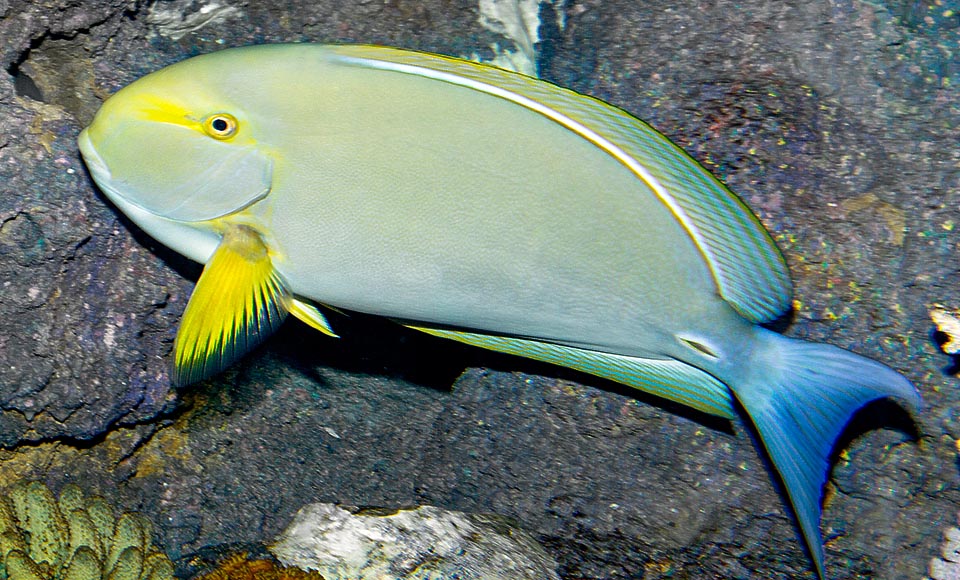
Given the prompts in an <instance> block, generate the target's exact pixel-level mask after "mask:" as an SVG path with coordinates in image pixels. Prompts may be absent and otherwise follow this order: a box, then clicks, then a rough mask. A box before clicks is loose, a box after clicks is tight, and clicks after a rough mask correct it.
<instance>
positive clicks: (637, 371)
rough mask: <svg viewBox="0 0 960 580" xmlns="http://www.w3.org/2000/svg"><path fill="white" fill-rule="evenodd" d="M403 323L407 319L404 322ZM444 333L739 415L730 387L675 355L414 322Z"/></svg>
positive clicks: (702, 407) (722, 414) (727, 414)
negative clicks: (665, 357)
mask: <svg viewBox="0 0 960 580" xmlns="http://www.w3.org/2000/svg"><path fill="white" fill-rule="evenodd" d="M401 324H404V323H402V322H401ZM404 326H406V327H407V328H412V329H414V330H419V331H420V332H425V333H427V334H431V335H433V336H438V337H440V338H447V339H450V340H456V341H458V342H463V343H466V344H469V345H472V346H478V347H480V348H487V349H490V350H495V351H497V352H503V353H507V354H513V355H518V356H522V357H526V358H531V359H534V360H538V361H541V362H546V363H550V364H555V365H560V366H564V367H568V368H572V369H575V370H578V371H581V372H585V373H588V374H591V375H595V376H598V377H602V378H605V379H610V380H612V381H616V382H618V383H620V384H623V385H627V386H630V387H633V388H635V389H639V390H641V391H644V392H646V393H651V394H653V395H656V396H658V397H663V398H664V399H668V400H670V401H675V402H677V403H680V404H682V405H686V406H688V407H692V408H694V409H697V410H698V411H702V412H704V413H708V414H710V415H716V416H718V417H724V418H726V419H733V418H734V417H736V411H735V410H734V406H733V397H732V396H731V395H730V390H729V389H728V388H727V387H726V386H725V385H724V384H723V383H721V382H720V381H718V380H717V379H715V378H713V377H712V376H710V375H708V374H707V373H705V372H703V371H701V370H700V369H697V368H694V367H692V366H690V365H688V364H685V363H682V362H679V361H675V360H655V359H645V358H638V357H632V356H625V355H619V354H609V353H605V352H596V351H591V350H585V349H581V348H575V347H572V346H564V345H560V344H553V343H548V342H540V341H536V340H530V339H525V338H514V337H507V336H496V335H492V334H476V333H471V332H462V331H459V330H447V329H441V328H428V327H423V326H411V325H409V324H404Z"/></svg>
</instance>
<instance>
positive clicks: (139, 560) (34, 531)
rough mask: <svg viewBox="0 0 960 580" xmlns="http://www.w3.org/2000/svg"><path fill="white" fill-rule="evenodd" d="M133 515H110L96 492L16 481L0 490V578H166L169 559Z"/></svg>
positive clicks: (145, 525)
mask: <svg viewBox="0 0 960 580" xmlns="http://www.w3.org/2000/svg"><path fill="white" fill-rule="evenodd" d="M152 535H153V530H152V525H151V524H150V522H149V521H147V520H146V519H145V518H143V517H142V516H140V515H138V514H134V513H124V514H122V515H120V517H119V518H114V515H113V509H112V508H111V507H110V505H109V504H107V502H106V501H105V500H104V499H103V498H101V497H86V496H84V494H83V492H82V491H81V490H80V488H79V487H77V486H75V485H70V484H68V485H65V486H64V487H63V489H62V490H61V492H60V497H59V499H57V498H55V497H54V495H53V493H52V492H51V491H50V490H49V489H48V488H47V486H45V485H44V484H42V483H40V482H37V481H30V482H27V481H21V482H18V483H16V484H14V485H13V486H11V487H10V488H9V489H8V490H7V493H6V494H4V495H0V555H2V565H0V580H101V579H109V580H170V579H172V578H173V563H172V562H171V561H170V559H169V558H167V556H166V554H164V553H162V552H160V551H159V550H158V549H157V548H155V547H154V546H153V545H152Z"/></svg>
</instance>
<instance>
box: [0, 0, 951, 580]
mask: <svg viewBox="0 0 960 580" xmlns="http://www.w3.org/2000/svg"><path fill="white" fill-rule="evenodd" d="M544 10H546V11H548V12H549V11H550V10H552V8H551V7H550V6H546V5H545V6H544ZM562 10H563V14H564V17H565V18H564V21H565V27H564V28H562V29H561V28H560V27H559V26H558V24H557V21H556V20H555V19H554V18H552V14H550V15H549V16H550V17H549V18H544V19H543V23H544V24H543V25H542V26H541V31H540V34H541V37H542V42H541V45H540V61H539V65H540V69H541V74H542V76H544V77H545V78H547V79H549V80H553V81H556V82H558V83H560V84H563V85H567V86H570V87H572V88H575V89H577V90H580V91H583V92H586V93H589V94H593V95H596V96H598V97H600V98H603V99H606V100H608V101H610V102H612V103H614V104H617V105H618V106H621V107H623V108H625V109H627V110H629V111H631V112H633V113H634V114H636V115H637V116H639V117H641V118H644V119H646V120H648V121H650V122H651V123H652V124H653V125H654V126H656V127H657V128H659V129H660V130H661V131H663V132H664V133H666V134H667V135H668V136H670V137H671V138H673V139H674V140H675V141H676V142H677V143H679V144H680V145H682V146H683V147H685V148H686V149H687V150H688V151H689V152H690V153H691V154H693V155H694V156H695V157H696V158H697V159H699V160H700V161H701V162H702V163H703V164H704V165H705V166H706V167H707V168H709V169H710V170H711V171H713V172H714V173H715V174H716V175H718V176H719V177H721V178H723V179H724V180H726V181H727V183H729V184H730V185H731V187H732V188H733V189H734V190H735V191H737V192H738V193H739V194H740V195H741V196H742V197H743V198H744V200H745V201H746V202H747V203H748V205H750V207H751V208H753V209H754V211H756V212H757V214H758V215H759V216H760V217H761V219H762V220H763V222H764V223H765V224H766V225H767V227H768V228H769V229H770V230H771V232H772V233H773V235H774V237H775V238H776V240H777V242H778V244H779V245H780V246H781V248H782V249H783V250H784V252H785V254H786V256H787V259H788V261H789V262H790V265H791V269H792V272H793V276H794V279H795V282H796V289H797V290H796V293H797V302H796V306H797V308H796V313H795V316H794V320H793V321H792V325H790V326H789V328H788V329H787V331H788V333H789V334H791V335H793V336H799V337H805V338H810V339H814V340H820V341H829V342H833V343H835V344H838V345H841V346H844V347H848V348H851V349H853V350H856V351H858V352H860V353H862V354H866V355H868V356H873V357H876V358H878V359H880V360H882V361H884V362H886V363H888V364H890V365H892V366H893V367H895V368H897V369H899V370H901V371H903V372H904V373H905V374H906V375H907V376H908V377H909V378H911V379H912V380H913V381H914V382H915V383H916V384H917V386H918V387H919V389H920V390H921V392H922V393H923V396H924V408H923V409H922V412H921V414H920V416H919V417H918V418H917V423H916V425H915V426H912V425H911V422H910V421H909V420H908V419H907V418H905V417H904V416H903V415H902V414H899V413H897V412H896V410H895V409H893V408H891V407H890V406H885V405H878V406H874V407H871V408H870V409H868V410H867V411H865V412H864V413H862V414H861V415H860V417H859V418H858V420H857V421H856V422H855V423H854V425H853V426H852V427H851V429H850V430H849V431H848V434H847V436H846V437H845V440H844V441H843V445H842V446H841V447H840V448H839V449H838V453H837V462H836V466H835V468H834V470H833V473H832V478H831V481H830V483H829V484H828V487H827V494H826V495H827V499H826V507H825V515H824V522H823V530H824V535H825V538H826V543H827V562H826V563H827V569H828V571H829V572H830V573H831V575H832V577H833V578H903V577H914V578H916V577H921V576H922V575H923V574H925V573H926V572H927V563H928V561H929V560H930V558H931V557H932V556H934V555H936V554H937V547H938V544H939V542H940V538H941V535H942V530H943V529H944V528H946V527H947V526H948V525H951V524H953V523H954V514H955V513H956V512H957V507H958V503H960V489H958V473H957V441H958V440H960V418H958V415H957V412H956V409H957V408H960V407H958V405H960V393H958V391H957V388H956V387H957V380H956V377H955V376H953V375H952V374H951V373H952V372H956V369H955V366H956V365H955V364H954V363H955V361H952V360H951V359H950V358H949V357H947V356H946V355H944V354H943V353H941V352H940V351H939V350H938V349H937V346H936V344H935V341H934V338H935V337H933V336H931V331H932V330H933V327H932V324H931V322H930V319H929V317H928V310H929V308H930V307H931V305H932V304H933V303H941V304H943V305H945V306H946V307H947V308H957V307H960V269H958V267H957V256H958V250H960V237H958V234H957V227H958V226H960V210H958V207H960V150H958V148H957V146H956V144H957V142H958V140H960V132H958V127H960V95H958V92H960V88H958V87H960V65H958V60H957V58H956V46H957V45H958V42H960V40H958V38H960V20H958V18H960V16H958V12H957V9H956V7H953V8H951V7H950V6H948V5H947V2H946V1H935V2H928V3H923V4H920V3H914V2H906V1H894V0H889V1H887V2H857V1H849V0H844V1H837V2H823V1H817V2H806V1H801V0H791V1H786V2H779V3H769V2H764V1H761V0H751V1H747V2H736V3H732V2H727V1H724V0H716V1H709V2H698V3H679V4H677V5H675V6H671V7H669V8H664V7H663V5H662V4H657V3H644V2H627V1H619V0H605V1H602V2H601V1H600V0H581V1H569V2H567V3H566V4H564V5H563V7H562ZM478 15H479V10H478V7H477V5H476V3H474V2H468V1H466V0H463V1H460V0H426V1H417V2H412V1H405V0H389V1H383V2H371V1H360V2H355V3H344V2H336V1H324V0H311V1H309V2H308V1H306V0H284V1H281V2H272V3H257V2H244V1H242V0H237V1H234V2H227V1H226V0H223V1H219V2H210V1H195V0H176V1H173V2H118V1H114V2H109V1H93V0H91V1H88V2H73V1H69V0H44V1H43V2H33V1H26V0H0V58H2V59H3V67H4V70H5V71H6V74H4V73H3V72H0V111H2V113H0V288H2V291H0V446H2V447H3V449H2V450H0V480H2V481H7V480H10V479H13V478H14V477H20V476H23V475H30V476H34V477H41V478H44V479H45V480H47V481H49V482H50V483H51V484H53V485H54V487H55V488H56V487H57V486H59V485H61V484H62V483H64V482H66V481H78V480H83V481H84V482H85V486H84V487H85V488H90V487H93V488H94V489H91V492H93V491H97V492H99V493H101V494H103V495H104V496H106V497H108V498H109V499H110V500H111V501H114V502H117V503H120V504H124V505H125V506H126V507H127V508H128V509H138V510H140V511H142V512H144V513H145V514H147V515H149V516H150V517H152V519H153V520H154V521H155V522H156V523H157V524H158V533H159V534H160V536H161V537H160V538H159V539H160V540H161V543H162V545H163V546H164V548H165V549H166V550H167V551H168V552H169V553H170V554H171V556H172V557H175V558H176V557H180V556H183V555H185V554H188V553H190V552H192V551H194V550H198V549H201V548H203V547H205V546H208V545H212V544H219V543H227V542H258V541H266V540H268V539H269V538H271V537H273V536H274V535H276V533H278V532H279V531H280V530H281V529H282V528H283V527H284V526H285V525H286V524H287V523H288V522H289V521H290V519H291V518H292V517H293V514H295V513H296V511H297V510H298V509H299V508H300V507H301V506H303V505H305V504H307V503H310V502H313V501H318V500H319V501H331V502H342V503H347V504H353V505H384V506H402V505H415V504H422V503H426V504H432V505H438V506H442V507H445V508H449V509H458V510H463V511H484V512H497V513H500V514H503V515H506V516H509V517H512V518H514V519H516V520H517V521H519V522H521V523H522V525H523V526H524V527H525V529H527V530H528V531H529V532H531V533H532V534H533V535H534V536H535V537H536V538H537V539H538V540H539V541H540V542H541V543H542V544H544V545H545V546H546V547H547V549H548V551H550V552H551V554H552V555H553V556H554V557H555V558H556V559H557V560H558V561H559V562H560V564H561V568H560V572H561V576H562V577H564V578H571V579H572V578H596V579H601V578H610V579H615V578H639V577H644V578H665V577H671V578H700V577H729V578H747V577H812V574H811V572H810V567H809V561H808V559H807V557H806V555H805V554H804V553H803V551H802V550H801V548H800V543H799V540H798V537H797V533H796V530H795V528H794V526H793V523H792V520H791V518H790V516H789V514H788V513H787V512H786V511H785V508H784V501H783V498H782V496H781V495H780V494H779V490H778V488H777V486H776V485H775V483H773V482H772V481H771V477H770V474H769V470H768V469H767V468H766V465H765V463H764V462H763V461H762V460H761V458H760V457H759V456H758V454H757V452H756V450H755V447H754V446H753V444H752V442H751V440H750V436H749V433H746V432H744V430H743V428H742V426H741V425H740V424H734V425H729V424H725V423H723V422H716V421H712V420H710V419H708V418H705V417H701V416H698V415H695V414H693V413H690V412H687V411H684V410H683V409H677V408H674V407H672V406H670V405H665V404H663V403H662V402H661V401H656V400H651V399H650V398H649V397H644V396H642V395H638V394H637V393H633V392H629V391H628V390H626V389H623V388H620V387H618V386H616V385H612V384H609V383H604V382H602V381H598V380H594V379H591V378H586V377H583V376H579V375H575V374H572V373H567V372H564V371H562V370H559V369H555V368H550V367H545V366H542V365H535V364H531V363H528V362H524V361H518V360H516V359H511V358H509V357H501V356H497V355H492V354H488V353H482V352H477V351H474V350H471V349H468V348H466V347H462V346H459V345H454V344H447V343H444V342H442V341H438V340H434V339H430V338H428V337H422V336H418V335H415V334H411V333H410V332H408V331H404V330H401V329H398V328H394V327H392V326H390V325H389V324H387V323H385V322H382V321H378V320H374V319H368V318H366V317H351V318H349V319H348V318H342V317H335V318H334V319H333V320H332V322H333V323H334V324H335V325H336V326H335V327H336V328H337V330H338V332H340V333H341V334H342V335H343V339H342V340H340V341H333V340H330V339H327V338H325V337H323V336H320V335H317V334H314V333H311V332H309V331H308V330H306V329H304V328H303V327H301V326H298V325H297V324H296V323H295V322H290V323H288V324H287V325H286V327H285V328H284V329H282V330H281V332H280V333H278V335H277V336H276V337H274V338H273V339H272V340H270V341H269V342H268V344H266V345H265V346H264V347H263V348H261V349H260V350H258V351H257V352H256V353H254V354H253V355H252V356H250V357H247V359H245V360H244V361H243V363H241V364H240V365H237V366H236V367H235V368H233V369H231V370H230V371H229V372H227V373H226V374H224V375H223V376H222V377H220V378H217V379H215V380H212V381H209V382H207V383H204V384H202V385H198V386H195V387H192V388H190V389H187V390H184V391H183V392H176V391H174V390H173V389H172V388H171V387H170V385H169V376H168V366H167V365H168V364H169V351H170V348H171V345H172V338H173V336H174V334H175V331H176V325H177V322H178V319H179V315H180V313H181V312H182V310H183V307H184V305H185V302H186V299H187V297H188V296H189V292H190V289H191V287H192V282H193V281H194V280H195V279H196V277H197V275H198V273H199V268H198V267H197V266H196V265H193V264H190V263H188V262H186V261H184V260H183V259H181V258H179V257H178V256H176V255H174V254H172V253H171V252H169V251H168V250H166V249H165V248H163V247H158V245H157V244H155V243H154V242H152V241H151V240H150V239H148V238H147V237H146V236H145V235H144V234H142V232H139V231H138V230H137V229H136V228H135V227H134V226H132V225H131V224H130V223H129V222H128V221H127V220H125V219H124V218H123V217H122V216H120V215H119V214H118V213H117V212H116V211H115V210H114V209H113V208H111V207H110V206H109V205H108V203H107V202H106V201H105V200H104V199H103V197H102V196H101V195H100V194H99V193H97V192H96V191H95V189H94V188H93V186H92V183H91V182H90V180H89V178H88V176H87V175H86V173H85V170H84V168H83V166H82V163H81V161H80V159H79V156H78V153H77V151H76V147H75V143H74V139H75V137H76V134H77V133H78V132H79V130H80V128H81V127H82V126H83V125H84V124H85V123H86V122H87V121H89V119H90V117H91V115H92V114H93V112H94V111H95V110H96V108H97V106H98V105H99V103H100V102H101V100H102V99H103V98H105V96H107V95H108V94H110V93H111V92H113V91H114V90H116V89H117V88H119V87H121V86H123V85H124V84H126V83H128V82H130V81H132V80H133V79H135V78H137V77H139V76H141V75H143V74H145V73H147V72H149V71H152V70H155V69H157V68H159V67H161V66H163V65H165V64H169V63H172V62H175V61H178V60H181V59H183V58H185V57H188V56H191V55H194V54H198V53H202V52H208V51H212V50H217V49H219V48H222V47H225V46H234V45H239V44H248V43H253V42H276V41H324V42H328V41H347V42H354V41H363V42H376V43H386V44H393V45H400V46H405V47H410V48H419V49H425V50H433V51H438V52H442V53H447V54H455V55H469V54H473V53H477V54H479V55H481V56H484V57H490V56H492V55H493V51H492V49H491V48H490V46H491V45H492V44H493V43H499V44H500V45H503V44H504V42H505V41H504V39H503V38H502V37H499V36H497V35H496V34H494V33H492V32H490V31H487V30H485V29H483V28H482V27H481V26H480V25H479V24H478ZM680 306H681V307H682V305H680ZM464 369H466V371H465V372H464ZM461 373H462V374H461ZM913 431H916V433H917V434H918V435H919V440H918V441H917V442H913V441H911V440H910V439H911V437H910V434H911V433H912V432H913ZM804 575H806V576H804Z"/></svg>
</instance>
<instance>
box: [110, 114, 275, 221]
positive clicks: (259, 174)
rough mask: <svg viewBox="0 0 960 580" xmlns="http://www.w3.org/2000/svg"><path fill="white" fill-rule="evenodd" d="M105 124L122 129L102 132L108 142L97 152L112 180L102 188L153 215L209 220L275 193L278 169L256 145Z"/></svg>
mask: <svg viewBox="0 0 960 580" xmlns="http://www.w3.org/2000/svg"><path fill="white" fill-rule="evenodd" d="M98 121H99V120H98ZM105 121H106V122H107V123H111V124H114V125H116V127H115V129H114V130H109V129H106V128H104V130H103V131H100V132H101V134H102V135H104V136H106V138H105V139H102V140H100V141H99V142H98V144H97V146H96V150H97V153H98V155H99V156H100V158H101V159H103V160H104V161H106V163H107V166H108V167H109V168H110V177H109V179H108V180H106V182H101V181H100V180H98V185H100V186H101V188H102V189H104V190H105V191H106V192H107V193H108V194H110V195H111V196H117V197H120V198H122V199H124V200H125V201H127V202H129V203H131V204H133V205H135V206H137V207H140V208H141V209H144V210H146V211H147V212H150V213H152V214H155V215H158V216H161V217H165V218H168V219H172V220H177V221H187V222H198V221H206V220H211V219H215V218H218V217H222V216H225V215H228V214H231V213H234V212H236V211H239V210H241V209H243V208H245V207H247V206H249V205H250V204H252V203H254V202H256V201H258V200H260V199H262V198H263V197H265V196H266V195H267V193H269V191H270V183H271V180H272V173H273V172H272V169H273V164H272V162H271V160H270V158H269V157H267V156H266V155H264V154H263V153H262V152H261V151H259V150H258V149H257V148H256V147H255V146H254V145H253V144H239V143H236V142H233V141H221V140H217V139H215V138H212V137H210V136H208V135H206V134H205V133H199V132H198V130H197V127H192V126H189V125H173V124H162V125H157V124H155V123H151V122H149V121H146V120H141V119H137V118H132V119H121V118H116V119H105ZM98 128H99V126H98ZM131 143H149V144H150V146H149V148H140V147H131V145H130V144H131Z"/></svg>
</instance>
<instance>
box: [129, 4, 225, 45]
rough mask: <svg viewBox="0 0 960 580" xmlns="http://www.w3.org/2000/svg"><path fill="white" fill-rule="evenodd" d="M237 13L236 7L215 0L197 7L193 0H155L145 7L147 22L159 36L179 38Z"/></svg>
mask: <svg viewBox="0 0 960 580" xmlns="http://www.w3.org/2000/svg"><path fill="white" fill-rule="evenodd" d="M239 14H240V10H239V9H238V8H236V7H234V6H229V5H226V4H221V3H219V2H216V1H214V2H210V3H209V4H201V5H200V6H199V8H197V7H196V5H195V0H173V1H172V2H161V1H155V2H154V3H153V4H151V5H150V7H149V8H148V9H147V24H150V25H151V26H153V27H155V29H156V31H157V34H159V35H160V36H166V37H168V38H171V39H173V40H180V39H181V38H183V37H184V36H186V35H187V34H190V33H191V32H194V31H196V30H200V29H201V28H203V27H204V26H207V25H208V24H212V23H214V22H220V21H223V20H226V19H227V18H229V17H231V16H238V15H239Z"/></svg>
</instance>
